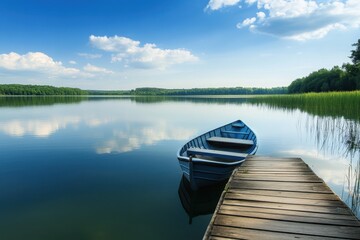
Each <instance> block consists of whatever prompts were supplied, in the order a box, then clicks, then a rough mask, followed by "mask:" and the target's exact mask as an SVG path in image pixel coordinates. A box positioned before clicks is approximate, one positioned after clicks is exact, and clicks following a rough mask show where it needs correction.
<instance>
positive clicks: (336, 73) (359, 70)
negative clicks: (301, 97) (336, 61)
mask: <svg viewBox="0 0 360 240" xmlns="http://www.w3.org/2000/svg"><path fill="white" fill-rule="evenodd" d="M353 46H354V47H356V48H355V50H352V51H351V56H350V59H351V61H352V63H344V64H343V65H342V67H339V66H335V67H333V68H332V69H330V70H328V69H320V70H318V71H315V72H312V73H311V74H310V75H308V76H306V77H303V78H299V79H296V80H295V81H293V82H292V83H291V84H290V86H289V87H288V90H289V93H306V92H330V91H353V90H360V39H359V40H358V42H357V43H355V44H353Z"/></svg>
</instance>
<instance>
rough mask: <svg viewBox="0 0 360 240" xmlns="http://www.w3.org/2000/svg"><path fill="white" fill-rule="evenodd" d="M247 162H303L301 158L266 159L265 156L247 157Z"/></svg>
mask: <svg viewBox="0 0 360 240" xmlns="http://www.w3.org/2000/svg"><path fill="white" fill-rule="evenodd" d="M248 159H249V161H252V162H258V161H259V162H263V161H272V162H286V161H296V162H303V160H302V159H301V158H276V157H275V158H274V157H267V156H249V157H248Z"/></svg>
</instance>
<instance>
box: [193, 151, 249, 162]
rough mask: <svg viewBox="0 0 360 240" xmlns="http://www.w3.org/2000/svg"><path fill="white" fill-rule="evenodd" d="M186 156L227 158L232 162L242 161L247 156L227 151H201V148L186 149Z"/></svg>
mask: <svg viewBox="0 0 360 240" xmlns="http://www.w3.org/2000/svg"><path fill="white" fill-rule="evenodd" d="M187 152H188V154H190V155H194V154H195V155H204V156H212V157H218V158H229V159H234V160H238V161H239V160H244V159H245V158H246V156H247V155H248V154H245V153H236V152H227V151H219V150H212V149H203V148H188V150H187Z"/></svg>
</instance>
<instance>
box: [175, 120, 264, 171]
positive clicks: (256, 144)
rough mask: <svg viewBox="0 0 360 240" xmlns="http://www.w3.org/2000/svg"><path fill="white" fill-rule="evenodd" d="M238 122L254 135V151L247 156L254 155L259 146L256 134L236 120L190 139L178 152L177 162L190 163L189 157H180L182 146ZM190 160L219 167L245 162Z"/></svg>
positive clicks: (194, 158)
mask: <svg viewBox="0 0 360 240" xmlns="http://www.w3.org/2000/svg"><path fill="white" fill-rule="evenodd" d="M239 121H240V122H242V123H243V124H244V125H245V127H247V128H248V129H249V130H250V131H251V132H252V133H253V134H254V136H255V139H256V142H255V147H254V149H253V150H252V151H251V152H250V153H248V155H254V154H255V153H256V151H257V149H258V147H259V146H258V141H257V138H256V134H255V132H254V131H253V130H252V129H251V128H250V127H249V126H248V125H247V124H246V123H244V122H243V121H242V120H240V119H238V120H236V121H233V122H231V123H228V124H225V125H223V126H220V127H217V128H215V129H212V130H210V131H207V132H205V133H203V134H200V135H198V136H197V137H194V138H192V139H191V140H190V141H188V142H186V143H185V144H184V145H183V146H182V147H181V148H180V149H179V150H178V152H177V158H178V160H180V159H182V160H185V161H188V162H189V161H190V160H189V157H186V156H182V155H181V150H182V149H183V148H184V146H186V144H188V143H189V142H191V141H193V140H194V139H197V138H199V137H202V136H204V135H206V134H210V132H213V131H216V130H218V129H220V130H221V128H223V127H226V126H228V125H231V124H234V123H236V122H239ZM185 151H186V150H185ZM185 151H184V152H185ZM191 160H192V161H193V162H203V163H214V164H219V165H220V164H221V165H227V166H232V165H237V164H240V163H243V162H244V161H245V158H244V159H243V160H240V161H236V162H223V161H215V160H209V159H201V158H196V157H193V158H191Z"/></svg>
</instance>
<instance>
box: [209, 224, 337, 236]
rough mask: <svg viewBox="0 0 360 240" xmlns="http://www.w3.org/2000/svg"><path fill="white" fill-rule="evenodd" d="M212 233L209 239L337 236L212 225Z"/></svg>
mask: <svg viewBox="0 0 360 240" xmlns="http://www.w3.org/2000/svg"><path fill="white" fill-rule="evenodd" d="M212 234H213V235H214V236H213V235H212V236H211V237H210V238H209V239H214V240H224V239H226V240H227V239H266V240H291V239H293V240H295V239H296V240H329V239H339V238H329V237H317V236H309V235H300V234H290V233H279V232H271V231H263V230H254V229H246V228H234V227H228V226H226V227H225V226H216V225H215V226H214V228H213V231H212Z"/></svg>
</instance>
